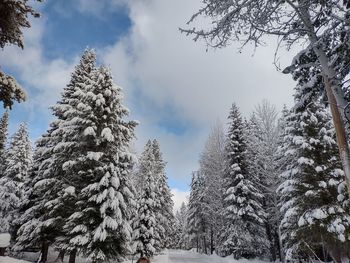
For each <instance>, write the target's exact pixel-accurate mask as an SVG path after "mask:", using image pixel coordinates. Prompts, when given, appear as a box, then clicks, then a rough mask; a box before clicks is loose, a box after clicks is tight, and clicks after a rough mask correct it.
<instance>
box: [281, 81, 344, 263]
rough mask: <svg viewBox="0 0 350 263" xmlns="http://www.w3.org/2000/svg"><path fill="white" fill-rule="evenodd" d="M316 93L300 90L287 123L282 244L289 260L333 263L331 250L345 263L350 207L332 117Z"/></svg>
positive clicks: (283, 180)
mask: <svg viewBox="0 0 350 263" xmlns="http://www.w3.org/2000/svg"><path fill="white" fill-rule="evenodd" d="M314 83H316V82H314ZM311 88H312V87H311V86H309V85H299V86H298V87H297V91H296V95H295V102H296V105H295V107H294V109H293V111H292V112H291V113H290V114H289V116H288V117H287V121H286V127H285V137H284V142H283V146H282V151H283V153H284V155H285V158H288V160H289V162H288V164H287V165H286V166H285V167H284V170H283V173H282V174H281V180H282V183H281V185H280V187H279V188H278V191H279V194H280V207H281V212H282V214H283V215H284V216H283V218H282V222H281V230H282V238H283V244H284V249H285V251H286V257H287V259H295V258H300V257H305V255H306V256H310V257H315V255H316V256H317V255H318V257H321V258H323V260H327V258H326V257H325V255H324V254H323V253H322V251H324V250H326V251H327V252H328V253H329V254H330V255H331V257H332V258H333V260H334V261H335V262H338V263H340V262H344V261H343V260H344V259H345V258H347V257H348V251H349V248H350V242H349V234H350V232H349V230H348V229H349V224H350V216H349V209H350V206H349V205H350V202H349V197H348V195H347V192H346V186H345V179H344V173H343V171H342V169H341V168H342V166H341V162H340V158H339V152H338V148H337V144H336V141H335V132H334V127H333V125H332V121H331V120H332V119H331V116H330V113H329V111H328V109H326V108H325V107H324V105H323V104H322V102H321V101H320V97H319V95H318V94H317V93H316V89H314V90H312V89H311ZM319 251H321V252H319ZM346 262H347V261H346Z"/></svg>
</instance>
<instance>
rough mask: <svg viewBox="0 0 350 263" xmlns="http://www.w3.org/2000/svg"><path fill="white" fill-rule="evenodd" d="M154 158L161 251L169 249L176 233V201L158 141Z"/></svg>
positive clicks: (157, 230)
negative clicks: (174, 232) (172, 237)
mask: <svg viewBox="0 0 350 263" xmlns="http://www.w3.org/2000/svg"><path fill="white" fill-rule="evenodd" d="M152 148H153V156H154V166H153V167H154V171H153V176H154V179H155V185H156V187H155V195H156V196H155V202H156V203H157V211H156V221H157V224H156V226H155V228H156V230H155V231H156V232H157V233H158V237H159V240H155V244H154V246H155V248H156V250H157V251H158V252H159V251H160V250H162V249H164V248H167V247H168V246H169V244H170V242H171V240H170V239H171V233H172V232H173V231H174V223H175V221H174V214H173V208H174V201H173V199H172V194H171V191H170V188H169V186H168V182H167V180H168V178H167V176H166V173H165V162H164V160H163V156H162V153H161V151H160V145H159V143H158V141H157V140H153V142H152Z"/></svg>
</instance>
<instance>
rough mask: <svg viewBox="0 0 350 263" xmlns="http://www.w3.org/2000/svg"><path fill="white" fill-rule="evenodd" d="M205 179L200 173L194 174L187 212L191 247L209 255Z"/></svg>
mask: <svg viewBox="0 0 350 263" xmlns="http://www.w3.org/2000/svg"><path fill="white" fill-rule="evenodd" d="M204 183H205V182H204V177H203V175H202V174H201V173H200V172H198V171H197V172H193V173H192V181H191V191H190V198H189V201H188V211H187V226H188V228H187V234H188V238H189V243H190V247H196V249H197V252H202V253H207V251H206V249H207V240H206V228H207V222H206V221H205V216H204V213H203V204H204V188H205V184H204Z"/></svg>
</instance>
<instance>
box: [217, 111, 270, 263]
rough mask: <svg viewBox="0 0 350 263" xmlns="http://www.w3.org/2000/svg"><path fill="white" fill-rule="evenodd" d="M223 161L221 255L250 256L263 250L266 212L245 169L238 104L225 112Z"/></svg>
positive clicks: (243, 142)
mask: <svg viewBox="0 0 350 263" xmlns="http://www.w3.org/2000/svg"><path fill="white" fill-rule="evenodd" d="M228 119H229V127H228V135H227V145H226V152H227V160H226V171H225V177H224V187H225V188H224V204H223V206H224V207H223V214H224V222H223V226H222V229H221V231H220V246H219V249H218V252H219V253H220V254H221V255H224V256H227V255H231V254H232V255H233V256H234V258H236V259H238V258H242V257H244V258H252V257H257V256H262V255H264V254H265V253H266V243H267V242H266V235H265V229H264V227H263V224H264V222H265V218H266V214H265V213H264V211H263V207H262V203H261V202H262V198H263V195H262V193H261V191H260V190H259V189H258V188H257V187H256V185H255V184H254V182H255V183H256V178H254V177H253V176H252V175H251V174H249V171H248V164H247V159H246V158H247V157H246V148H247V146H246V140H245V134H244V133H245V132H244V125H243V121H242V117H241V114H240V112H239V110H238V107H237V106H236V105H235V104H233V105H232V108H231V110H230V114H229V117H228Z"/></svg>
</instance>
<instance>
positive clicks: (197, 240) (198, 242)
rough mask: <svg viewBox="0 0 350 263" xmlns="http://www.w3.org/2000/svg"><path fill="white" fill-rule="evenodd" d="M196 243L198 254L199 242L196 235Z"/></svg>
mask: <svg viewBox="0 0 350 263" xmlns="http://www.w3.org/2000/svg"><path fill="white" fill-rule="evenodd" d="M196 243H197V253H198V252H199V240H198V235H197V239H196Z"/></svg>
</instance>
